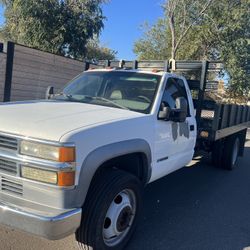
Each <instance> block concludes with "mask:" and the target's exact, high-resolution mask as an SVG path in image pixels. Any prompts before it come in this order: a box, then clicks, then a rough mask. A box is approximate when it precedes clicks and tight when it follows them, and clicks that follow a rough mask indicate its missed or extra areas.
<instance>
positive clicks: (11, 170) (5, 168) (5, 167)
mask: <svg viewBox="0 0 250 250" xmlns="http://www.w3.org/2000/svg"><path fill="white" fill-rule="evenodd" d="M0 172H4V173H7V174H12V175H16V174H17V164H16V162H14V161H10V160H6V159H4V158H0Z"/></svg>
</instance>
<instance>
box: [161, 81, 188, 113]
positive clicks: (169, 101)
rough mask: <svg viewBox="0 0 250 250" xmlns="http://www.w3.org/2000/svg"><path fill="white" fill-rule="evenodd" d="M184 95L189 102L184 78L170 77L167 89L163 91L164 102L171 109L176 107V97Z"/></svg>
mask: <svg viewBox="0 0 250 250" xmlns="http://www.w3.org/2000/svg"><path fill="white" fill-rule="evenodd" d="M178 97H184V98H185V99H186V100H187V102H188V98H187V92H186V88H185V84H184V82H183V80H181V79H178V78H172V77H170V78H168V80H167V84H166V88H165V91H164V93H163V97H162V102H164V103H165V105H166V106H167V107H169V108H171V109H175V108H176V99H177V98H178ZM188 116H190V109H189V105H188Z"/></svg>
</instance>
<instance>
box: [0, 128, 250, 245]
mask: <svg viewBox="0 0 250 250" xmlns="http://www.w3.org/2000/svg"><path fill="white" fill-rule="evenodd" d="M248 138H249V139H250V133H248ZM141 213H142V219H141V223H140V224H139V226H138V229H137V231H136V233H135V235H134V236H133V238H132V240H131V241H130V243H129V245H128V246H127V249H126V250H135V249H136V250H138V249H143V250H242V249H244V248H246V247H248V246H250V141H247V143H246V148H245V156H244V157H243V158H240V159H239V161H238V167H237V168H236V169H234V170H233V171H227V170H222V169H217V168H214V167H213V166H211V164H210V162H209V161H208V160H204V161H203V162H202V163H198V164H196V165H194V166H193V167H189V168H183V169H181V170H179V171H177V172H175V173H172V174H170V175H168V176H166V177H164V178H162V179H161V180H159V181H156V182H154V183H152V184H150V185H149V186H148V187H147V188H146V191H145V197H144V209H143V211H141ZM0 249H1V250H8V249H11V250H33V249H36V250H40V249H42V250H48V249H50V250H51V249H55V250H57V249H58V250H60V249H67V250H74V249H77V247H76V244H75V241H74V236H73V235H72V236H70V237H68V238H66V239H63V240H60V241H47V240H44V239H40V238H37V237H34V236H31V235H29V234H26V233H23V232H20V231H17V230H13V229H9V228H7V227H4V226H0Z"/></svg>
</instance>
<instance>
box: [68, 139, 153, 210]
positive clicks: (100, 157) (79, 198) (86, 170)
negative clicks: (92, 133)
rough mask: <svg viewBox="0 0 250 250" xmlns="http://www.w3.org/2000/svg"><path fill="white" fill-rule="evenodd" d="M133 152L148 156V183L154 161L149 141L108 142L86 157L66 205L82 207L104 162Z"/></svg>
mask: <svg viewBox="0 0 250 250" xmlns="http://www.w3.org/2000/svg"><path fill="white" fill-rule="evenodd" d="M131 153H143V154H144V155H145V156H146V161H147V162H146V167H147V177H146V180H145V181H146V183H147V182H148V181H149V179H150V177H151V161H152V154H151V149H150V146H149V144H148V142H146V141H145V140H143V139H133V140H126V141H121V142H116V143H112V144H108V145H105V146H102V147H99V148H97V149H95V150H94V151H92V152H91V153H89V154H88V156H87V157H86V158H85V160H84V162H83V164H82V167H81V171H80V176H79V182H78V186H76V188H75V189H74V190H71V194H68V197H67V198H66V203H67V204H65V205H66V207H82V205H83V204H84V201H85V198H86V196H87V193H88V190H89V187H90V184H91V181H92V179H93V177H94V175H95V173H96V171H97V170H98V169H99V167H100V166H101V165H102V164H103V163H104V162H106V161H108V160H110V159H113V158H115V157H118V156H122V155H126V154H131Z"/></svg>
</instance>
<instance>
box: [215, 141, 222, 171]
mask: <svg viewBox="0 0 250 250" xmlns="http://www.w3.org/2000/svg"><path fill="white" fill-rule="evenodd" d="M223 149H224V143H223V141H222V140H219V141H216V142H215V143H214V145H213V150H212V163H213V165H214V166H215V167H217V168H221V165H222V157H223Z"/></svg>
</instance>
